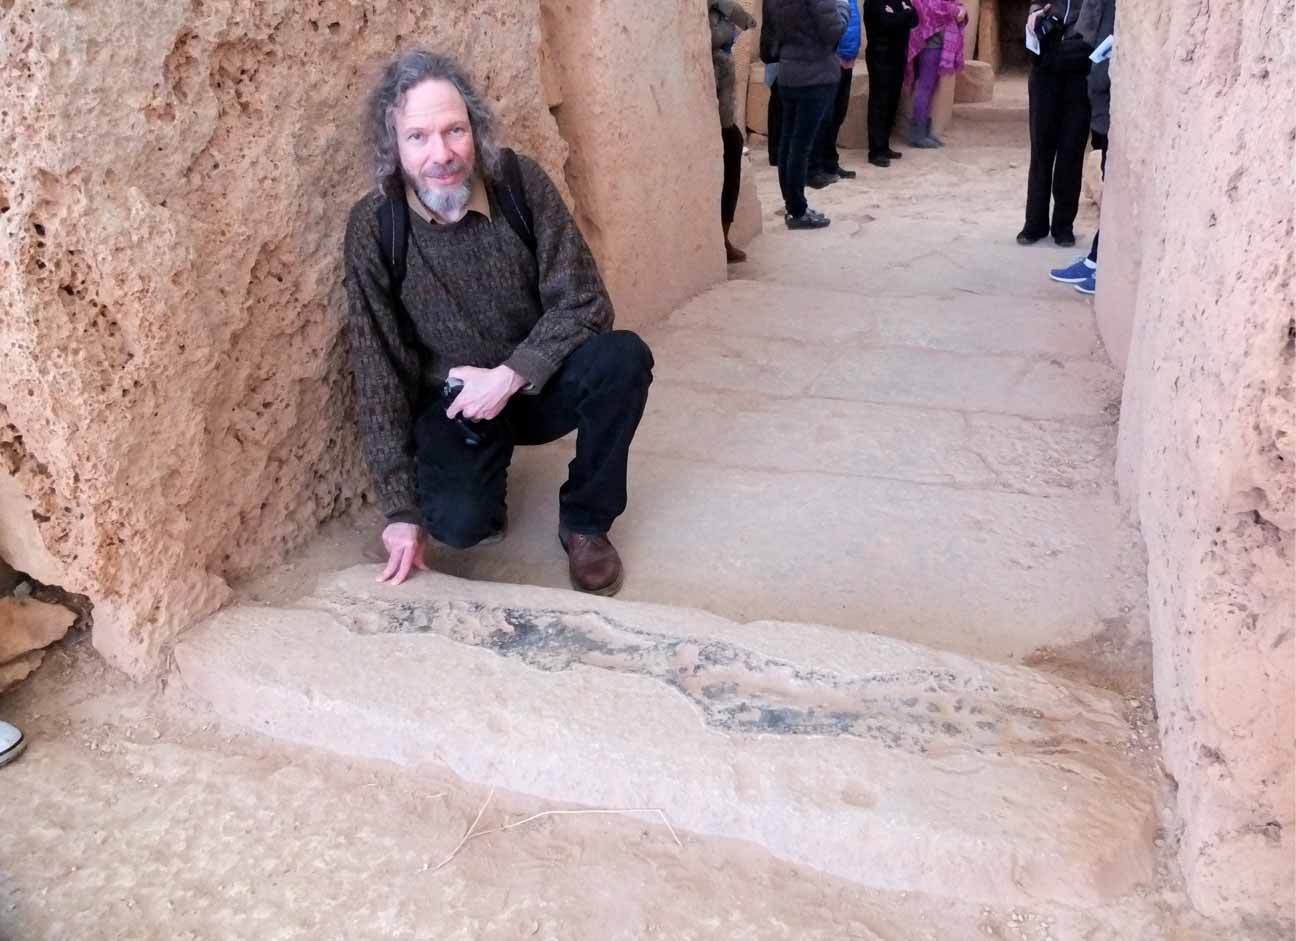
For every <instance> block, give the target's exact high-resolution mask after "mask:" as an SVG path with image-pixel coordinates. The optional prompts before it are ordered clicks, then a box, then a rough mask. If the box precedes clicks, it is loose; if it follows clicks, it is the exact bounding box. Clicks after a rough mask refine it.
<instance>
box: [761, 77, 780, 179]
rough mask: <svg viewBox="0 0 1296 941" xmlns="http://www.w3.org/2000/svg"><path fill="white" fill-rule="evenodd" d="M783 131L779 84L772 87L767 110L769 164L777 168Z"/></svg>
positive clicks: (766, 128)
mask: <svg viewBox="0 0 1296 941" xmlns="http://www.w3.org/2000/svg"><path fill="white" fill-rule="evenodd" d="M782 129H783V104H782V101H781V99H780V98H779V84H778V82H774V83H773V84H772V85H770V96H769V107H767V108H766V109H765V130H767V131H768V132H769V140H768V141H767V143H768V145H769V162H770V166H771V167H777V166H778V162H779V140H780V134H781V133H782Z"/></svg>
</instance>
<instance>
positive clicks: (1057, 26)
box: [1035, 13, 1066, 46]
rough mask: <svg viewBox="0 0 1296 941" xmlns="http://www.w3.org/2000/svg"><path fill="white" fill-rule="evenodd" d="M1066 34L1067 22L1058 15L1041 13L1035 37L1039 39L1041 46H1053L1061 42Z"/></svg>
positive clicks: (1036, 23)
mask: <svg viewBox="0 0 1296 941" xmlns="http://www.w3.org/2000/svg"><path fill="white" fill-rule="evenodd" d="M1065 34H1066V21H1065V20H1063V19H1062V17H1060V16H1057V15H1056V14H1053V13H1041V14H1040V17H1039V19H1037V20H1036V21H1035V35H1036V36H1038V37H1039V41H1040V45H1041V46H1051V45H1053V44H1054V43H1057V42H1061V41H1062V37H1063V36H1064V35H1065Z"/></svg>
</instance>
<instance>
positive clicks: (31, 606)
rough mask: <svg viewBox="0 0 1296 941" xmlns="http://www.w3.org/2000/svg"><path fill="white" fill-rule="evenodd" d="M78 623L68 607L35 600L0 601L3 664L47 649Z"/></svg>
mask: <svg viewBox="0 0 1296 941" xmlns="http://www.w3.org/2000/svg"><path fill="white" fill-rule="evenodd" d="M75 622H76V614H75V613H73V612H72V611H69V610H68V609H67V608H64V607H61V606H59V605H56V604H49V603H48V602H45V601H36V600H35V599H33V598H13V597H10V598H0V663H4V662H5V661H7V660H12V659H14V658H15V657H19V656H21V655H22V654H25V653H29V652H31V651H33V650H40V649H41V648H42V647H48V646H49V645H50V644H52V643H54V642H55V641H56V640H59V639H61V638H62V637H63V635H64V634H66V633H67V632H68V630H69V629H70V628H71V627H72V625H73V624H74V623H75Z"/></svg>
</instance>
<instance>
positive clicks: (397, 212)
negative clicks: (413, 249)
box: [378, 186, 409, 299]
mask: <svg viewBox="0 0 1296 941" xmlns="http://www.w3.org/2000/svg"><path fill="white" fill-rule="evenodd" d="M378 231H379V233H380V237H381V239H382V253H383V261H385V262H386V263H387V271H388V273H389V274H390V275H391V293H392V297H393V298H397V299H398V298H399V297H400V292H401V285H403V284H404V283H405V251H406V249H407V248H408V246H409V204H408V203H406V202H405V195H404V193H402V192H400V191H399V188H398V187H395V186H390V187H388V188H387V198H386V199H384V200H383V201H382V202H381V203H379V204H378Z"/></svg>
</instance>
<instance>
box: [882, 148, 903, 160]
mask: <svg viewBox="0 0 1296 941" xmlns="http://www.w3.org/2000/svg"><path fill="white" fill-rule="evenodd" d="M886 155H887V156H888V157H890V158H891V159H892V160H899V159H900V158H901V157H903V156H904V154H902V153H900V151H898V150H888V151H887V153H886Z"/></svg>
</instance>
